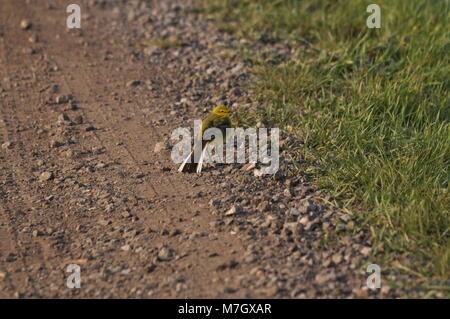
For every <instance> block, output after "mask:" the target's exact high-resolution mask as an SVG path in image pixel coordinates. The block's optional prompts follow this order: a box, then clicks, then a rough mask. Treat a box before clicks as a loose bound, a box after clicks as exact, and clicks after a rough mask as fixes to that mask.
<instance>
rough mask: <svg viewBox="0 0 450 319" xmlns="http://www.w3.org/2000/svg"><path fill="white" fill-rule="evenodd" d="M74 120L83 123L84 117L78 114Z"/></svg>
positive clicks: (76, 122)
mask: <svg viewBox="0 0 450 319" xmlns="http://www.w3.org/2000/svg"><path fill="white" fill-rule="evenodd" d="M73 122H74V123H75V124H83V117H82V116H81V115H77V116H75V118H74V119H73Z"/></svg>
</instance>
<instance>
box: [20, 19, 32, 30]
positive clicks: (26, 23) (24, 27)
mask: <svg viewBox="0 0 450 319" xmlns="http://www.w3.org/2000/svg"><path fill="white" fill-rule="evenodd" d="M31 26H32V23H31V21H30V20H27V19H23V20H22V21H20V28H21V29H22V30H28V29H30V28H31Z"/></svg>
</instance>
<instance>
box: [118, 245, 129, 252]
mask: <svg viewBox="0 0 450 319" xmlns="http://www.w3.org/2000/svg"><path fill="white" fill-rule="evenodd" d="M120 249H122V250H123V251H130V249H131V246H130V245H123V246H122V247H120Z"/></svg>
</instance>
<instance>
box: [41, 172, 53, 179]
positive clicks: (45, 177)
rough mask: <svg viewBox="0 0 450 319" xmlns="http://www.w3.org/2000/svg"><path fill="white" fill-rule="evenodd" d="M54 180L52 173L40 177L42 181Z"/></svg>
mask: <svg viewBox="0 0 450 319" xmlns="http://www.w3.org/2000/svg"><path fill="white" fill-rule="evenodd" d="M52 178H53V173H52V172H43V173H42V174H41V175H40V176H39V179H40V180H41V181H49V180H51V179H52Z"/></svg>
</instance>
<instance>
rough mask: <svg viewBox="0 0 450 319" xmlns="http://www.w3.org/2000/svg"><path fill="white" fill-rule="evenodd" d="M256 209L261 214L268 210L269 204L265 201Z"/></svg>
mask: <svg viewBox="0 0 450 319" xmlns="http://www.w3.org/2000/svg"><path fill="white" fill-rule="evenodd" d="M257 209H258V210H259V211H261V212H266V211H268V210H269V209H270V204H269V203H268V202H267V201H262V202H261V203H259V204H258V207H257Z"/></svg>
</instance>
